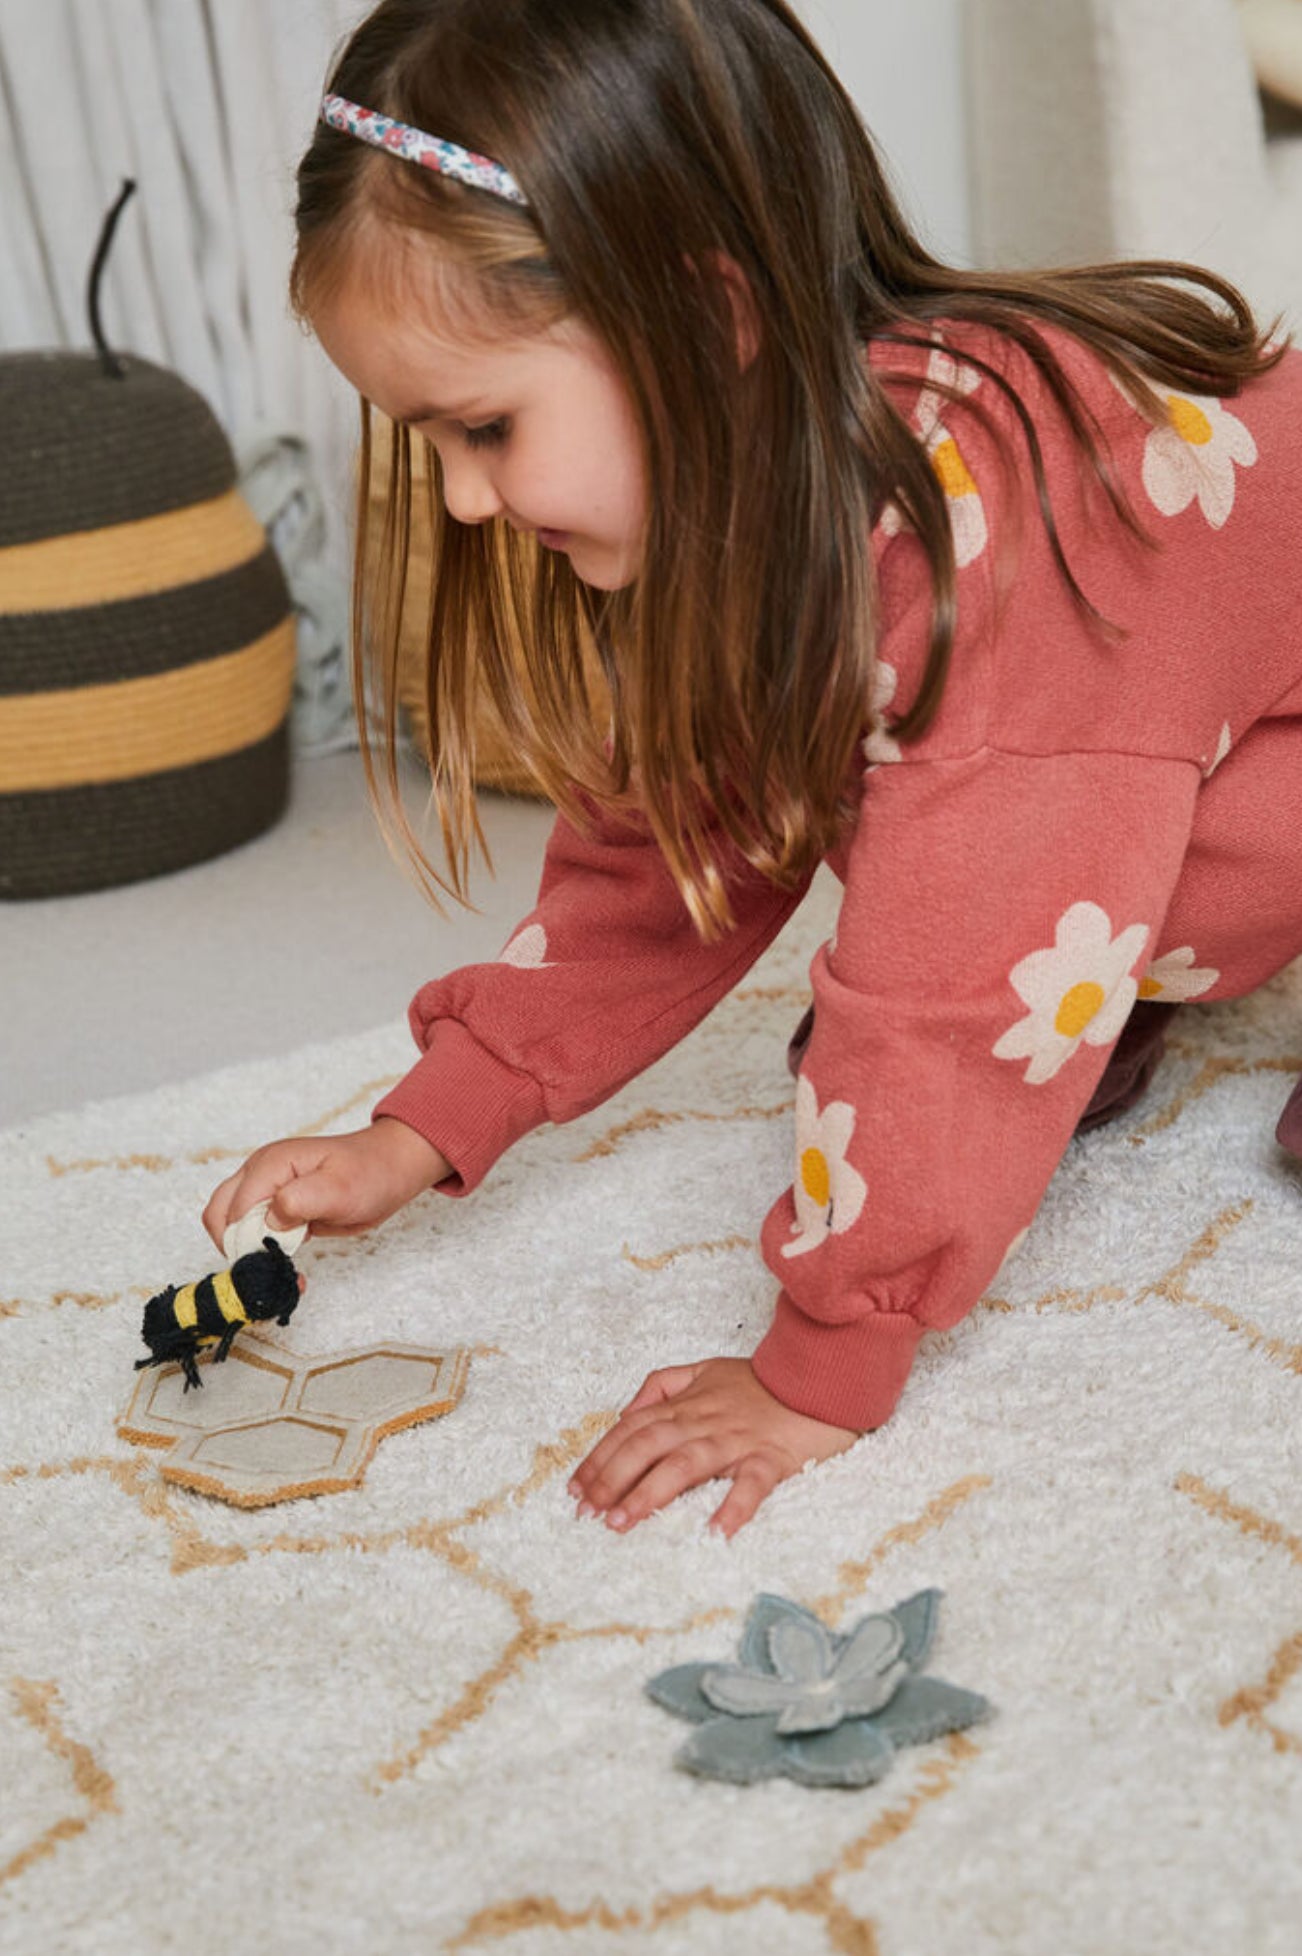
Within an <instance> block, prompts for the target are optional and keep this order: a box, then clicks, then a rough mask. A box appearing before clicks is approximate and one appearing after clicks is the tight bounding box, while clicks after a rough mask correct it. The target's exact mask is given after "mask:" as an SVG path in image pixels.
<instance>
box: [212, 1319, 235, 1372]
mask: <svg viewBox="0 0 1302 1956" xmlns="http://www.w3.org/2000/svg"><path fill="white" fill-rule="evenodd" d="M239 1328H240V1327H239V1325H238V1324H228V1325H227V1327H226V1329H225V1331H223V1333H222V1335H221V1338H220V1340H219V1341H218V1345H217V1349H216V1351H215V1352H214V1353H213V1355H212V1362H213V1364H214V1365H223V1364H225V1362H226V1355H227V1353H228V1352H229V1351H230V1348H231V1345H232V1344H233V1343H234V1340H235V1334H236V1332H237V1331H238V1330H239Z"/></svg>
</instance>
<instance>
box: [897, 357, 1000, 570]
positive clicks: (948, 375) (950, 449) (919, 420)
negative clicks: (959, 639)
mask: <svg viewBox="0 0 1302 1956" xmlns="http://www.w3.org/2000/svg"><path fill="white" fill-rule="evenodd" d="M936 383H939V384H940V385H941V386H944V387H957V388H959V389H960V390H961V391H962V392H963V393H964V394H973V393H975V392H976V390H977V388H978V387H979V386H980V385H981V376H980V374H979V373H977V372H976V371H975V369H974V368H972V367H964V366H960V365H959V363H958V362H957V361H956V360H954V359H953V358H952V356H951V355H950V354H948V353H946V351H945V349H944V347H943V346H937V347H935V348H934V349H933V351H932V352H931V353H930V354H929V355H928V358H927V384H926V385H924V387H923V389H922V392H921V393H920V394H919V396H918V399H917V403H916V405H915V406H914V409H913V425H914V428H915V429H916V430H917V433H918V435H919V438H920V439H921V440H922V442H923V443H924V444H925V446H926V450H927V454H928V456H929V457H930V460H931V466H932V470H933V471H934V473H935V476H936V479H937V481H938V482H939V483H940V486H941V488H942V489H943V490H944V492H945V506H946V508H947V509H948V511H949V521H950V528H951V529H952V531H953V534H954V562H955V564H956V565H957V567H958V569H959V570H963V569H965V568H966V566H967V565H968V564H974V563H975V562H976V560H977V558H978V557H979V556H980V555H981V552H982V551H983V550H984V549H985V547H986V544H987V542H988V541H989V536H990V532H989V528H988V526H987V523H986V512H985V505H984V503H983V502H982V501H981V492H980V490H979V489H978V488H977V485H976V479H975V477H974V476H973V474H972V472H971V470H970V469H969V468H968V466H967V463H966V462H965V461H964V460H963V456H962V454H961V452H960V450H959V446H958V443H957V442H956V441H955V440H954V437H953V436H952V435H951V434H950V432H949V429H948V428H947V427H946V426H945V424H944V422H943V421H942V419H941V415H942V414H943V412H944V410H945V408H946V407H947V406H948V404H949V403H948V399H947V397H946V396H945V395H944V394H941V393H939V392H938V391H937V385H936ZM878 527H879V529H880V530H881V531H882V533H883V534H884V535H885V536H888V537H893V536H898V535H899V533H900V531H901V530H902V529H903V528H904V515H903V512H902V511H901V509H900V508H899V506H898V504H896V503H888V504H887V505H886V508H885V509H884V510H883V511H882V516H881V521H880V523H879V525H878Z"/></svg>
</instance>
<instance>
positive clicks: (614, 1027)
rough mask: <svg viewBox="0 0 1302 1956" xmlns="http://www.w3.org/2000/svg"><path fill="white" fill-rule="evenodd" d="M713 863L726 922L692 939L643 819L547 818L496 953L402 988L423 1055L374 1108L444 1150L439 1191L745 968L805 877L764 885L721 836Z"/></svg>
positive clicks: (458, 1182)
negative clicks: (535, 868)
mask: <svg viewBox="0 0 1302 1956" xmlns="http://www.w3.org/2000/svg"><path fill="white" fill-rule="evenodd" d="M718 859H719V861H720V862H721V864H722V865H723V866H724V868H725V871H726V874H727V878H728V893H729V900H730V903H731V905H732V910H733V915H734V918H735V926H734V928H733V930H732V931H730V932H729V933H728V934H727V936H725V937H724V938H722V939H721V940H719V941H717V942H716V943H713V944H703V943H702V942H701V940H700V938H699V937H698V936H697V933H696V929H695V926H694V925H693V923H692V921H691V918H690V916H689V915H688V912H687V910H686V907H685V906H684V903H683V900H682V897H681V896H680V894H679V892H678V889H677V887H676V885H675V884H674V881H673V879H672V877H671V876H670V874H669V871H668V869H667V868H666V866H665V862H664V858H663V856H662V855H661V853H660V849H659V847H658V845H657V843H656V841H655V838H654V836H653V835H652V833H651V831H650V828H649V826H648V825H647V824H646V822H645V821H643V820H640V819H638V820H633V819H623V820H620V821H616V820H614V819H613V818H604V817H603V818H599V819H598V820H597V822H596V826H595V829H594V832H593V834H592V835H591V836H584V835H582V834H580V833H579V831H578V830H577V829H576V828H575V827H574V826H573V825H572V824H571V823H570V822H569V821H567V820H566V819H565V818H564V817H563V816H562V817H559V818H558V819H557V822H556V824H555V827H554V828H553V830H552V834H551V838H550V841H549V843H548V846H547V853H546V857H545V859H544V865H543V873H542V881H541V885H540V888H539V895H538V903H537V905H536V907H535V909H534V910H533V911H532V913H531V914H530V915H529V916H528V917H527V918H525V919H524V920H523V921H522V923H521V924H520V926H519V927H518V928H517V930H516V932H515V934H514V935H513V937H512V938H511V941H510V943H509V944H508V945H507V946H506V949H505V950H504V952H503V954H502V956H501V957H500V958H498V959H497V961H496V962H495V963H492V964H476V965H467V966H464V967H462V969H460V970H458V971H453V972H450V973H449V974H448V975H447V976H446V977H443V978H439V979H436V980H435V981H434V982H433V983H432V984H429V985H426V986H424V987H423V989H422V990H421V991H420V992H418V993H417V995H416V997H415V999H414V1000H413V1001H412V1006H411V1014H410V1016H411V1026H412V1031H413V1033H414V1035H415V1038H416V1042H417V1044H418V1045H419V1046H420V1047H421V1048H422V1057H421V1059H420V1060H418V1061H417V1063H416V1065H415V1066H414V1067H413V1068H412V1070H411V1072H410V1073H408V1074H407V1076H406V1077H405V1079H403V1080H402V1081H400V1082H399V1084H398V1086H397V1087H395V1088H394V1090H393V1091H392V1092H391V1093H389V1094H387V1095H386V1096H385V1098H384V1099H383V1100H381V1101H380V1103H379V1105H378V1107H377V1108H376V1110H375V1113H376V1115H377V1116H378V1117H388V1118H391V1119H395V1120H398V1121H401V1122H404V1123H405V1124H406V1125H407V1126H408V1127H410V1128H412V1129H414V1130H415V1132H416V1133H418V1134H420V1135H422V1136H424V1138H425V1139H426V1141H428V1142H429V1144H430V1145H431V1147H433V1148H434V1149H436V1150H437V1151H438V1153H439V1155H440V1156H441V1157H444V1158H446V1161H447V1162H448V1163H449V1164H450V1172H449V1173H448V1175H447V1176H446V1177H445V1178H444V1179H443V1180H441V1181H440V1183H439V1192H440V1193H441V1194H447V1195H464V1194H467V1193H468V1192H469V1191H470V1190H471V1189H473V1188H475V1187H476V1186H477V1185H478V1183H479V1182H481V1181H482V1180H483V1178H484V1176H485V1175H486V1174H487V1172H488V1170H489V1169H490V1168H491V1167H492V1165H493V1163H494V1162H495V1161H496V1160H497V1159H498V1157H499V1156H500V1155H502V1154H503V1153H505V1151H506V1149H507V1148H509V1147H510V1145H511V1144H512V1142H514V1141H516V1140H518V1139H519V1138H520V1136H521V1135H523V1134H525V1133H527V1132H528V1131H529V1130H530V1129H532V1128H534V1127H537V1126H539V1125H540V1124H541V1123H542V1122H544V1121H555V1122H561V1121H569V1120H573V1119H575V1118H576V1117H577V1116H578V1115H579V1114H583V1113H587V1112H588V1111H589V1110H590V1109H591V1108H593V1107H597V1106H599V1105H600V1104H601V1103H602V1101H604V1100H607V1099H609V1097H610V1096H611V1094H613V1093H615V1092H616V1091H617V1090H618V1089H619V1088H620V1087H622V1086H623V1085H624V1084H625V1083H626V1082H627V1081H629V1080H631V1079H633V1078H634V1077H635V1076H636V1075H637V1074H639V1073H641V1072H643V1071H644V1070H645V1069H646V1068H647V1067H648V1066H650V1065H651V1064H652V1063H653V1061H655V1060H657V1059H659V1058H660V1057H661V1056H662V1055H663V1054H665V1053H667V1052H668V1051H669V1049H670V1048H671V1047H672V1046H674V1045H676V1044H677V1042H678V1041H679V1040H680V1039H682V1038H684V1037H685V1036H686V1034H687V1033H689V1032H690V1031H691V1030H692V1028H693V1027H694V1026H695V1025H697V1024H698V1023H699V1021H700V1020H701V1019H703V1018H704V1017H705V1015H706V1014H707V1012H709V1011H710V1010H711V1009H712V1007H714V1006H715V1005H717V1004H718V1002H719V1000H720V999H721V998H723V997H724V995H725V994H726V993H727V992H728V991H730V990H731V989H732V987H733V986H734V985H735V984H736V983H737V982H738V980H739V979H740V978H741V977H742V976H743V975H744V974H745V972H747V971H748V970H749V969H750V967H751V965H752V964H754V962H755V960H756V959H757V958H758V957H759V956H760V954H761V953H762V952H763V951H764V950H765V949H766V948H767V946H768V945H769V944H770V943H771V942H772V940H773V939H774V938H775V937H776V936H777V933H778V931H779V930H780V929H781V928H782V925H783V924H784V923H785V922H786V921H787V919H788V917H789V916H790V915H791V913H792V912H793V911H794V910H795V908H796V906H797V905H798V904H799V902H800V901H801V899H802V897H803V896H804V894H805V891H806V889H807V888H808V879H806V881H805V882H804V883H802V884H801V886H800V887H799V888H798V889H795V890H779V889H776V888H775V887H774V886H773V885H772V884H771V883H768V882H766V881H765V880H764V879H763V878H762V877H761V876H760V875H759V874H758V873H757V872H756V871H755V870H753V869H752V868H751V867H750V865H749V864H748V863H746V862H745V860H744V859H743V858H742V857H741V856H740V854H739V853H738V852H737V851H736V849H735V848H733V847H732V846H731V845H728V844H725V843H722V842H721V843H720V844H719V846H718Z"/></svg>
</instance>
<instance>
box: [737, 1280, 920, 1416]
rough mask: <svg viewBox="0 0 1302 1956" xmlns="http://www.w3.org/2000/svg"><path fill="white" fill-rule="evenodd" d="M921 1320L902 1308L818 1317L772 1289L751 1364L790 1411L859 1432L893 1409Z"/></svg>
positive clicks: (910, 1365)
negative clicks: (828, 1319)
mask: <svg viewBox="0 0 1302 1956" xmlns="http://www.w3.org/2000/svg"><path fill="white" fill-rule="evenodd" d="M921 1336H922V1326H921V1325H920V1324H919V1323H918V1321H917V1319H916V1318H911V1317H909V1316H908V1315H907V1313H906V1312H903V1311H867V1312H865V1313H864V1315H863V1316H862V1317H858V1318H851V1319H850V1320H849V1321H848V1322H847V1323H845V1324H825V1323H823V1322H821V1321H816V1320H815V1319H813V1318H807V1317H806V1316H805V1314H804V1312H803V1311H799V1310H797V1308H796V1306H795V1305H794V1304H793V1303H792V1302H791V1299H790V1298H789V1297H788V1296H787V1294H786V1292H785V1291H782V1292H781V1293H780V1294H779V1297H778V1302H777V1309H776V1310H775V1312H774V1314H773V1323H772V1324H771V1326H770V1327H769V1329H768V1331H767V1332H766V1333H765V1335H764V1337H763V1339H762V1340H761V1341H760V1346H759V1350H758V1351H757V1352H756V1353H755V1356H754V1358H753V1359H752V1360H751V1364H752V1366H753V1368H754V1371H755V1376H756V1377H757V1378H758V1380H759V1382H760V1384H761V1385H762V1386H764V1387H765V1388H766V1389H767V1390H768V1391H769V1392H771V1393H772V1394H773V1397H774V1398H775V1399H780V1400H781V1401H782V1403H783V1405H784V1406H790V1407H791V1408H792V1410H793V1411H794V1412H797V1413H806V1414H807V1415H808V1416H809V1417H810V1418H811V1419H821V1420H823V1421H824V1422H825V1423H826V1424H827V1425H828V1426H848V1427H852V1428H853V1429H854V1431H855V1432H857V1433H867V1432H868V1431H869V1429H870V1428H872V1427H874V1426H883V1425H885V1423H886V1421H887V1420H888V1419H889V1418H890V1416H891V1414H892V1413H893V1412H894V1410H895V1403H896V1401H897V1400H898V1398H899V1396H900V1394H901V1393H902V1392H903V1390H904V1383H905V1380H906V1379H907V1378H908V1376H909V1371H910V1368H911V1367H912V1364H913V1354H914V1352H915V1351H916V1350H917V1345H918V1339H919V1338H920V1337H921Z"/></svg>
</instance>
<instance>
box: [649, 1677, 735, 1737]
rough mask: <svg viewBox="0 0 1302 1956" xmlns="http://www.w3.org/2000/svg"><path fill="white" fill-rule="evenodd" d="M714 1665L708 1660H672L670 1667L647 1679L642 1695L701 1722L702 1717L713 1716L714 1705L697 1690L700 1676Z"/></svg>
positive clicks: (667, 1709) (703, 1719) (678, 1715)
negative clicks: (683, 1661)
mask: <svg viewBox="0 0 1302 1956" xmlns="http://www.w3.org/2000/svg"><path fill="white" fill-rule="evenodd" d="M714 1668H715V1667H714V1666H713V1665H711V1664H675V1665H674V1667H673V1669H672V1670H669V1671H661V1672H660V1674H659V1676H658V1677H653V1678H651V1679H650V1680H649V1681H648V1683H647V1684H646V1686H645V1687H644V1689H645V1691H646V1695H647V1697H648V1698H651V1699H653V1700H654V1701H655V1703H656V1704H657V1705H660V1706H661V1707H662V1708H663V1709H664V1710H665V1711H668V1712H673V1713H675V1715H676V1716H677V1717H679V1718H690V1719H691V1720H692V1722H693V1723H694V1724H696V1725H703V1724H704V1723H705V1721H706V1719H708V1718H714V1717H716V1716H717V1712H716V1708H715V1707H714V1706H713V1705H712V1704H711V1703H710V1701H709V1699H708V1698H707V1697H706V1696H705V1694H704V1692H703V1691H702V1690H701V1679H702V1678H703V1677H704V1675H705V1673H706V1672H707V1671H709V1670H713V1669H714Z"/></svg>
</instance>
